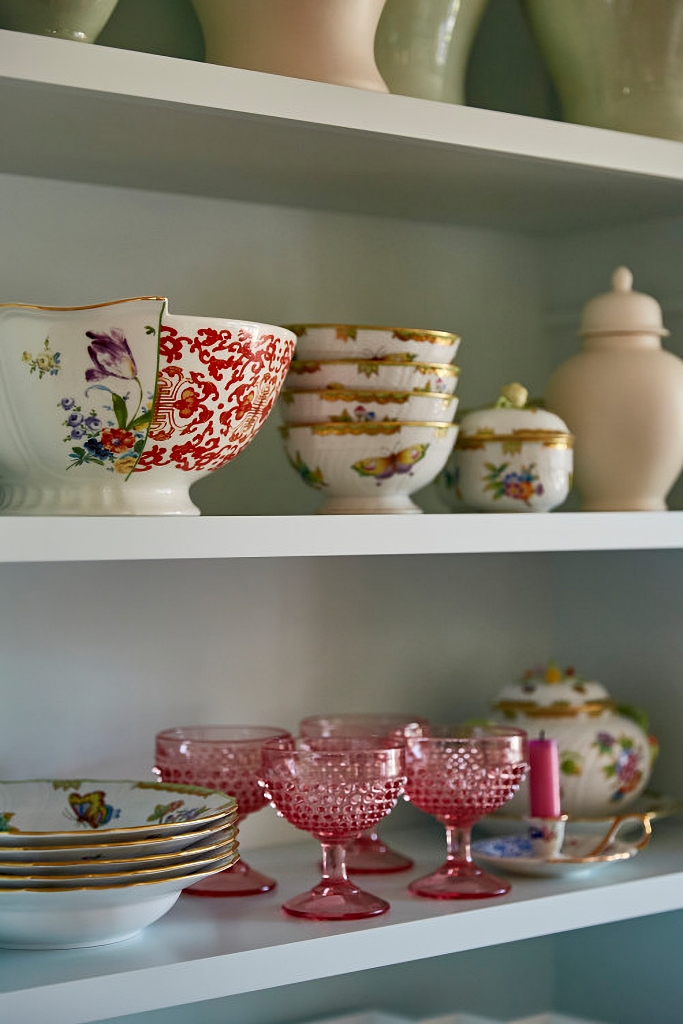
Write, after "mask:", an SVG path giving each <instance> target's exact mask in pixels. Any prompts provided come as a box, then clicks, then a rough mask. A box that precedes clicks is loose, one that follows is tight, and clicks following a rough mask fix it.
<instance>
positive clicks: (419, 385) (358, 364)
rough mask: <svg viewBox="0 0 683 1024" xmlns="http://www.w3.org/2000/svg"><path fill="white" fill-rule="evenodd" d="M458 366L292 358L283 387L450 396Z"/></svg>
mask: <svg viewBox="0 0 683 1024" xmlns="http://www.w3.org/2000/svg"><path fill="white" fill-rule="evenodd" d="M459 376H460V367H459V366H455V365H453V364H452V363H422V362H419V361H418V360H410V359H405V358H399V356H394V357H388V358H386V359H294V360H293V361H292V363H291V365H290V367H289V372H288V374H287V377H286V379H285V387H287V388H291V389H292V390H295V391H296V390H298V391H320V390H322V389H323V388H337V389H339V388H342V389H346V388H363V389H370V390H373V391H428V392H430V393H435V394H440V395H452V394H454V393H455V391H456V389H457V386H458V378H459Z"/></svg>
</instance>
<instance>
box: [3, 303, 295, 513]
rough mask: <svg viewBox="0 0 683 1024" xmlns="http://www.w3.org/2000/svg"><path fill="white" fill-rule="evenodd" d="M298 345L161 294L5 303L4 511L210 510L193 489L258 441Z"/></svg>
mask: <svg viewBox="0 0 683 1024" xmlns="http://www.w3.org/2000/svg"><path fill="white" fill-rule="evenodd" d="M295 340H296V338H295V335H294V334H293V333H292V332H291V331H287V330H284V329H282V328H279V327H273V326H271V325H269V324H261V323H253V322H251V321H245V320H227V319H223V318H219V317H195V316H175V315H171V314H170V313H169V312H168V308H167V300H166V299H165V298H161V297H154V296H144V297H141V298H134V299H121V300H117V301H115V302H105V303H101V304H99V305H96V306H81V307H75V308H67V307H47V306H26V305H15V304H4V305H0V399H1V400H0V513H2V514H9V515H163V514H168V515H198V514H199V510H198V509H197V507H196V506H195V505H194V504H193V502H192V501H191V500H190V497H189V488H190V485H191V484H193V483H194V482H195V481H197V480H199V479H201V478H202V477H204V476H206V474H207V473H209V472H210V471H212V470H215V469H218V468H220V467H221V466H224V465H225V464H226V463H228V462H229V461H230V460H231V459H233V458H234V457H235V456H236V455H238V454H239V453H240V452H241V451H242V450H243V449H244V448H246V446H247V445H248V444H249V442H250V441H251V440H252V438H253V437H254V436H255V434H256V433H257V431H258V430H259V429H260V427H261V425H262V424H263V422H264V420H265V418H266V416H267V415H268V413H269V412H270V410H271V408H272V406H273V404H274V403H275V400H276V398H277V395H278V393H279V390H280V387H281V386H282V384H283V382H284V379H285V376H286V373H287V370H288V368H289V363H290V361H291V358H292V354H293V351H294V342H295Z"/></svg>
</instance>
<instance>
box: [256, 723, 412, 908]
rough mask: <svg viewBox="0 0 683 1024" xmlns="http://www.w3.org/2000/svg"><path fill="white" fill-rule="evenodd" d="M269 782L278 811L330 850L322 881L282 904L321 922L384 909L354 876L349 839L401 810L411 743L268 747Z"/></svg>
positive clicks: (343, 740)
mask: <svg viewBox="0 0 683 1024" xmlns="http://www.w3.org/2000/svg"><path fill="white" fill-rule="evenodd" d="M262 761H263V767H262V784H263V787H264V792H265V794H266V796H267V798H268V799H269V800H270V802H271V804H272V805H273V807H274V808H275V809H276V811H277V812H278V813H279V814H281V815H282V816H283V817H284V818H286V819H287V821H289V822H290V823H291V824H292V825H294V827H295V828H298V829H301V830H302V831H304V832H310V833H311V834H312V835H313V836H315V838H316V839H317V840H318V841H319V843H320V845H321V847H322V854H323V858H322V878H321V880H320V882H319V883H318V884H317V885H315V886H314V887H313V888H312V889H310V890H309V891H308V892H304V893H301V895H299V896H295V897H294V898H293V899H290V900H287V902H286V903H284V904H283V907H282V909H283V910H284V911H285V913H287V914H291V915H292V916H294V917H303V918H308V919H312V920H316V921H349V920H354V919H357V918H363V917H374V916H375V915H378V914H384V913H386V911H387V910H388V909H389V904H388V903H387V902H386V900H383V899H380V898H379V897H378V896H373V895H372V894H371V893H368V892H364V891H363V890H362V889H360V888H359V887H358V886H357V885H355V884H354V883H353V882H351V881H350V880H349V878H348V875H347V873H346V850H347V847H348V844H349V843H350V842H351V841H352V840H353V839H355V838H356V837H357V836H358V834H359V833H360V832H362V831H364V830H365V829H369V828H372V827H373V826H374V825H376V824H377V822H378V821H380V820H381V819H382V818H384V817H386V815H387V814H389V813H390V811H391V810H392V809H393V808H394V807H395V805H396V801H397V800H398V798H399V796H400V795H401V793H402V790H403V785H404V783H405V752H404V748H403V744H402V743H400V742H397V741H392V740H382V739H379V738H378V737H373V736H367V737H361V736H357V737H327V738H325V737H320V738H316V737H298V738H297V739H291V738H290V739H280V740H270V741H269V742H268V743H265V744H264V745H263V752H262Z"/></svg>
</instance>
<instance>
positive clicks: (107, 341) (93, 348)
mask: <svg viewBox="0 0 683 1024" xmlns="http://www.w3.org/2000/svg"><path fill="white" fill-rule="evenodd" d="M85 336H86V338H90V339H91V340H92V345H88V355H89V356H90V358H91V359H92V361H93V363H94V364H95V365H94V366H91V367H90V368H89V369H87V370H86V371H85V379H86V380H89V381H94V380H103V379H104V378H105V377H119V378H120V379H121V380H134V379H135V378H136V377H137V375H138V368H137V366H136V365H135V360H134V359H133V353H132V352H131V350H130V348H129V347H128V342H127V341H126V339H125V337H124V335H123V333H122V331H119V330H117V329H116V327H113V328H112V330H111V333H110V334H97V333H96V332H95V331H86V332H85Z"/></svg>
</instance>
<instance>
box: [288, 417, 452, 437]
mask: <svg viewBox="0 0 683 1024" xmlns="http://www.w3.org/2000/svg"><path fill="white" fill-rule="evenodd" d="M302 427H306V428H307V429H308V430H310V431H311V433H313V434H318V435H319V436H320V437H324V436H326V435H333V436H334V435H338V436H342V435H344V434H355V435H356V436H360V437H363V436H369V437H374V436H375V435H376V434H399V433H400V432H401V430H403V429H404V428H405V427H431V428H432V429H433V431H434V436H435V437H448V432H449V430H457V429H458V428H457V424H455V423H438V422H434V423H423V422H418V421H413V420H380V421H379V422H377V421H375V422H371V423H368V422H358V423H340V422H335V423H285V424H283V425H282V426H280V427H278V430H279V431H280V435H281V436H282V437H289V433H290V431H291V430H299V429H301V428H302Z"/></svg>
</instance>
